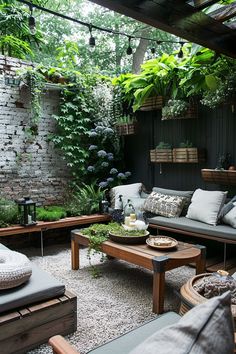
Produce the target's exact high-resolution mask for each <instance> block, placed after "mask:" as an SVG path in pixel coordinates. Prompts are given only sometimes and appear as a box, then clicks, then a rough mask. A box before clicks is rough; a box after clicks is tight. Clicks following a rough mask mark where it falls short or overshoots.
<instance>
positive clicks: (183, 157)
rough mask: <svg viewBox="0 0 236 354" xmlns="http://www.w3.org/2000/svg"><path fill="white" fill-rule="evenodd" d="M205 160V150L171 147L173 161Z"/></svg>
mask: <svg viewBox="0 0 236 354" xmlns="http://www.w3.org/2000/svg"><path fill="white" fill-rule="evenodd" d="M204 161H205V151H204V150H203V149H198V148H175V149H173V162H177V163H199V162H204Z"/></svg>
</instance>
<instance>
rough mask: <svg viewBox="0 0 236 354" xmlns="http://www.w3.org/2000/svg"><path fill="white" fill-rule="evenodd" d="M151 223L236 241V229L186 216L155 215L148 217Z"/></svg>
mask: <svg viewBox="0 0 236 354" xmlns="http://www.w3.org/2000/svg"><path fill="white" fill-rule="evenodd" d="M148 222H149V224H155V225H160V226H166V227H170V228H174V229H178V230H184V231H187V232H189V233H190V234H191V232H196V233H199V234H202V235H206V236H207V235H209V236H214V237H218V238H224V239H227V240H232V241H236V230H235V229H233V228H232V227H230V226H227V225H216V226H212V225H208V224H205V223H203V222H200V221H195V220H191V219H188V218H186V217H184V216H180V217H179V218H166V217H163V216H155V217H152V218H149V219H148Z"/></svg>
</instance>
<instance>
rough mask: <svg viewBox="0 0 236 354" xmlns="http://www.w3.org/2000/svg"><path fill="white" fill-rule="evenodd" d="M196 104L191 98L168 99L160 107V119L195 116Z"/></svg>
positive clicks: (196, 113) (196, 112)
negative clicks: (164, 104)
mask: <svg viewBox="0 0 236 354" xmlns="http://www.w3.org/2000/svg"><path fill="white" fill-rule="evenodd" d="M197 115H198V111H197V104H196V103H195V102H194V100H193V99H191V100H189V101H188V102H187V101H186V100H183V99H170V100H169V101H168V102H167V104H166V106H164V107H163V108H162V118H161V119H162V120H169V119H188V118H197Z"/></svg>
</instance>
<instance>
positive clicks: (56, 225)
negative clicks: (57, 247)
mask: <svg viewBox="0 0 236 354" xmlns="http://www.w3.org/2000/svg"><path fill="white" fill-rule="evenodd" d="M110 220H111V217H110V215H107V214H93V215H82V216H74V217H69V218H64V219H60V220H58V221H50V222H49V221H48V222H45V221H38V222H37V224H36V225H32V226H20V225H13V226H9V227H3V228H0V237H5V236H12V235H20V234H26V233H35V232H40V239H41V254H42V256H43V233H44V232H45V231H47V230H53V229H60V228H66V227H72V226H77V225H86V224H93V223H97V222H107V221H110Z"/></svg>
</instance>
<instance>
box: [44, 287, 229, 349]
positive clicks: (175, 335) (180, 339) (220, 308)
mask: <svg viewBox="0 0 236 354" xmlns="http://www.w3.org/2000/svg"><path fill="white" fill-rule="evenodd" d="M230 303H231V297H230V293H229V292H227V293H224V294H223V295H221V296H217V297H214V298H212V299H211V300H208V301H206V302H204V303H202V304H201V305H198V306H196V307H194V308H193V309H192V310H190V311H189V312H188V313H187V314H185V315H184V316H183V317H180V316H179V315H178V314H176V313H174V312H168V313H165V314H164V315H161V316H158V317H157V318H156V319H154V320H152V321H150V322H148V323H146V324H144V325H142V326H140V327H138V328H136V329H134V330H132V331H130V332H128V333H126V334H124V335H122V336H120V337H118V338H115V339H113V340H111V341H110V342H108V343H106V344H103V345H101V346H99V347H97V348H95V349H93V350H91V351H89V354H156V353H158V354H174V353H176V354H187V353H188V354H212V353H220V354H233V352H234V348H235V339H234V326H233V319H232V313H231V309H230ZM49 344H50V345H51V346H52V347H53V352H54V353H55V354H77V353H78V352H77V351H76V350H75V349H74V348H73V347H72V346H70V344H69V343H68V342H67V341H66V340H65V339H64V338H62V337H61V336H54V337H52V338H50V340H49Z"/></svg>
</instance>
